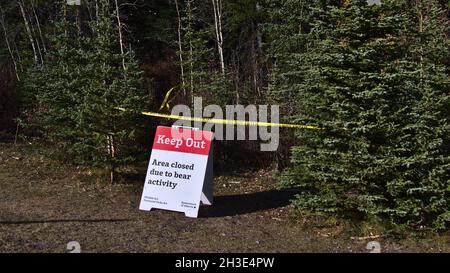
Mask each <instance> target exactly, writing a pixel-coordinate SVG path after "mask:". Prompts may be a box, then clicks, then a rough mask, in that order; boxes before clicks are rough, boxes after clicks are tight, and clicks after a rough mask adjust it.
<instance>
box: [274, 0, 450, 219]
mask: <svg viewBox="0 0 450 273" xmlns="http://www.w3.org/2000/svg"><path fill="white" fill-rule="evenodd" d="M406 2H407V1H405V2H402V1H387V0H386V1H383V2H382V3H383V4H382V5H372V6H369V5H367V1H365V0H352V1H345V2H344V3H343V4H339V5H332V6H322V7H318V8H317V9H315V10H314V12H315V13H316V14H315V15H314V22H313V23H312V24H311V28H310V31H309V33H308V37H309V39H310V40H309V41H310V42H309V44H308V46H309V49H308V50H306V51H305V52H304V53H300V54H299V56H298V58H296V60H300V61H298V63H293V67H296V68H297V70H298V72H297V73H298V75H300V76H297V75H294V74H293V75H292V77H290V78H285V79H286V80H282V81H281V82H282V83H283V84H284V86H285V87H284V88H285V89H287V90H290V91H291V92H292V93H294V94H295V97H296V102H297V103H298V108H299V110H298V114H299V118H298V119H297V121H299V122H300V121H301V122H307V123H310V124H315V125H317V126H319V127H321V128H322V129H321V130H299V131H298V132H297V136H298V141H299V142H300V144H299V145H298V146H296V147H294V148H293V150H292V153H293V155H292V162H293V165H294V166H293V167H292V168H291V169H290V170H289V171H287V172H285V173H284V174H283V175H282V176H281V180H282V181H283V183H284V185H286V186H288V185H289V186H292V185H295V186H301V187H304V188H305V189H307V190H306V191H304V192H303V193H302V194H300V195H298V198H297V200H296V204H297V205H298V206H299V207H300V208H303V209H305V208H306V209H312V210H316V211H323V212H330V213H340V214H344V213H345V214H353V213H355V214H358V215H363V216H375V217H377V218H378V217H381V218H385V219H390V220H391V221H392V222H394V223H398V224H408V225H411V226H416V225H428V224H430V225H433V226H434V227H442V226H443V225H444V222H445V221H446V220H448V215H449V212H450V206H449V204H448V203H447V201H445V200H448V198H449V195H448V194H449V192H448V190H449V189H450V188H449V182H450V181H449V174H450V173H449V172H450V167H449V162H450V161H449V153H448V149H449V148H448V147H450V142H449V138H448V135H449V124H450V121H449V117H450V115H449V107H448V105H449V94H448V84H447V86H446V85H445V83H444V81H445V77H446V76H445V73H444V72H445V71H444V67H443V65H441V63H442V60H443V57H444V56H443V55H445V54H447V53H448V50H447V51H445V48H447V49H448V44H447V41H448V40H446V38H445V37H443V36H442V35H443V34H442V33H443V32H442V28H444V27H446V26H445V24H444V23H443V22H442V21H440V20H439V18H440V16H441V13H440V11H438V10H437V8H430V7H429V5H428V2H427V4H422V5H420V4H418V5H414V7H415V8H416V9H417V10H416V13H417V12H418V10H421V11H422V12H423V13H424V14H426V16H424V17H423V18H426V20H425V19H424V20H425V21H426V22H427V24H426V25H427V26H426V27H424V25H422V28H421V32H420V31H419V33H420V34H419V35H418V34H417V32H418V28H417V25H416V24H412V23H411V22H412V21H414V20H412V18H414V17H416V18H417V14H415V13H414V12H413V11H412V10H411V9H409V8H408V6H406V5H407V4H408V3H406ZM423 3H425V2H423ZM433 6H436V5H433ZM401 11H405V12H401ZM417 37H419V38H417ZM311 38H312V39H311ZM415 51H416V52H415ZM417 52H421V53H420V54H419V55H418V54H417ZM443 52H446V53H443ZM417 56H419V57H417ZM291 64H292V63H291ZM291 67H292V66H291ZM291 69H292V68H291ZM289 84H291V86H292V87H291V88H290V89H289V87H287V86H288V85H289ZM446 87H447V89H446ZM446 90H447V91H446Z"/></svg>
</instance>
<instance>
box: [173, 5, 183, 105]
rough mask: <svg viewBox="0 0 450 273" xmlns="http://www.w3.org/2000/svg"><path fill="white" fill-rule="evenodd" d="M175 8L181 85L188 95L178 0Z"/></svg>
mask: <svg viewBox="0 0 450 273" xmlns="http://www.w3.org/2000/svg"><path fill="white" fill-rule="evenodd" d="M175 9H176V11H177V18H178V30H177V32H178V52H179V53H178V55H179V58H180V70H181V71H180V72H181V85H182V90H183V95H184V96H186V81H185V79H184V63H183V46H182V40H181V15H180V8H179V6H178V0H175Z"/></svg>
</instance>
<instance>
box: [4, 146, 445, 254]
mask: <svg viewBox="0 0 450 273" xmlns="http://www.w3.org/2000/svg"><path fill="white" fill-rule="evenodd" d="M142 172H143V173H144V174H145V169H144V170H142ZM140 175H141V174H138V175H137V177H138V178H134V179H133V178H129V179H126V180H124V181H122V182H121V183H117V184H115V185H109V184H107V183H106V182H105V181H102V180H101V179H100V178H99V176H98V175H95V174H93V173H92V172H91V171H89V170H88V169H85V168H79V167H75V166H71V165H68V164H64V163H61V162H58V161H56V160H54V159H52V156H51V155H49V154H48V153H45V152H43V150H42V149H39V148H36V147H35V145H32V144H21V145H18V146H17V147H14V146H13V145H11V144H0V252H68V250H67V249H66V247H67V243H68V242H70V241H77V242H79V243H80V245H81V249H82V252H368V250H367V249H366V245H367V243H368V242H369V241H371V240H374V239H373V238H372V239H371V238H364V237H366V236H370V235H375V236H377V235H381V237H379V238H376V239H375V240H377V241H378V242H380V244H381V251H382V252H449V251H450V236H449V235H448V233H446V234H440V235H438V234H431V235H428V236H425V237H424V236H422V237H417V236H411V237H408V236H407V237H403V238H401V239H398V238H392V237H391V236H383V234H373V233H372V234H370V232H369V231H365V232H366V233H364V232H362V233H361V232H359V234H358V233H355V232H354V231H352V230H353V229H348V228H346V226H345V225H341V224H339V223H336V222H324V223H318V224H317V223H315V224H314V225H308V224H307V223H306V222H307V221H308V220H306V219H304V218H302V216H301V215H299V214H298V213H296V212H295V210H294V209H293V208H292V205H290V204H289V200H290V199H291V198H292V197H293V195H294V194H295V193H294V192H289V191H278V190H276V189H275V185H274V182H273V181H272V179H271V178H270V177H271V176H270V173H268V172H265V171H259V172H251V173H238V174H229V175H221V176H216V177H215V200H214V205H213V206H202V207H201V208H200V215H199V218H197V219H191V218H186V217H185V216H184V214H182V213H177V212H170V211H162V210H154V211H150V212H143V211H139V209H138V206H139V201H140V195H141V191H142V187H143V179H141V178H140ZM141 180H142V181H141ZM355 237H356V238H355ZM361 237H363V238H361Z"/></svg>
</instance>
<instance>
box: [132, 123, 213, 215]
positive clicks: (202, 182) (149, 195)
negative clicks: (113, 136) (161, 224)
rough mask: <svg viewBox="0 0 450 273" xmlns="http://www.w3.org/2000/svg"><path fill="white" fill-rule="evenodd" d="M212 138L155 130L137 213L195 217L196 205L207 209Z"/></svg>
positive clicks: (178, 130) (192, 132) (205, 133)
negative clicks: (159, 211)
mask: <svg viewBox="0 0 450 273" xmlns="http://www.w3.org/2000/svg"><path fill="white" fill-rule="evenodd" d="M212 138H213V133H212V132H209V131H200V130H194V129H186V128H175V127H172V128H171V127H164V126H158V128H157V130H156V134H155V140H154V141H153V149H152V153H151V156H150V161H149V164H148V169H147V176H146V178H145V184H144V190H143V192H142V197H141V203H140V206H139V209H140V210H145V211H149V210H151V209H153V208H157V209H165V210H172V211H180V212H184V213H185V215H186V216H187V217H197V215H198V210H199V206H200V201H202V203H203V204H208V205H211V204H212V190H213V185H212V183H213V181H212V175H213V173H212V155H211V153H212V145H211V143H212Z"/></svg>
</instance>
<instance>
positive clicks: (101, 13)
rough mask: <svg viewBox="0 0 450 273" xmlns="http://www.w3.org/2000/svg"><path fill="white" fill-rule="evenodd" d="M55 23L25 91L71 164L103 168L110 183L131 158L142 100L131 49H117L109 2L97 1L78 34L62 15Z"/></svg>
mask: <svg viewBox="0 0 450 273" xmlns="http://www.w3.org/2000/svg"><path fill="white" fill-rule="evenodd" d="M66 8H67V7H65V6H64V5H63V10H64V9H66ZM69 12H70V11H69ZM65 14H66V12H63V15H65ZM56 26H57V31H56V33H57V34H56V35H55V37H54V38H53V50H52V52H51V53H50V54H51V55H50V56H49V64H48V65H46V66H44V67H42V68H40V69H35V70H34V71H33V72H32V73H30V76H29V80H28V82H29V83H28V84H27V90H28V91H29V92H35V96H36V98H37V101H38V102H39V104H40V108H41V109H44V110H43V112H42V120H43V125H44V128H45V131H46V133H47V134H48V138H49V140H51V141H53V142H54V143H56V144H57V145H60V146H61V147H62V150H63V151H64V152H65V153H67V154H69V155H70V156H71V157H72V160H73V161H74V162H77V163H81V164H87V165H90V166H99V167H103V168H108V169H109V171H110V174H111V181H113V180H114V173H115V170H116V168H117V167H118V166H119V165H122V164H126V163H129V162H131V161H133V160H135V159H136V153H137V144H136V137H137V133H138V132H139V131H141V130H142V128H140V127H141V126H140V125H139V123H138V122H137V114H138V113H139V112H140V111H142V110H145V108H146V105H147V103H148V102H147V101H148V97H147V95H146V93H145V91H144V90H143V89H142V88H141V84H140V76H141V72H140V71H139V67H138V64H137V62H136V60H135V57H134V55H133V52H132V51H131V50H130V51H128V52H127V53H126V54H125V56H123V55H122V54H121V53H120V50H119V42H118V38H117V30H116V25H115V23H114V15H113V13H112V7H110V3H109V1H107V0H101V1H98V18H97V19H96V20H95V21H91V22H89V24H88V27H89V31H86V32H84V33H79V31H78V28H77V26H76V25H75V24H74V23H71V22H69V21H68V20H67V19H66V16H62V17H61V20H60V22H57V23H56ZM122 59H124V60H125V62H124V63H123V62H122ZM123 64H125V65H123ZM33 90H34V91H33ZM118 107H122V108H126V109H128V110H130V111H127V112H123V111H119V110H118V109H117V108H118Z"/></svg>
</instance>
